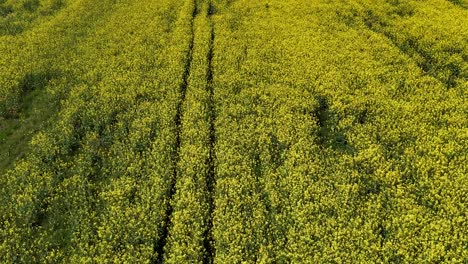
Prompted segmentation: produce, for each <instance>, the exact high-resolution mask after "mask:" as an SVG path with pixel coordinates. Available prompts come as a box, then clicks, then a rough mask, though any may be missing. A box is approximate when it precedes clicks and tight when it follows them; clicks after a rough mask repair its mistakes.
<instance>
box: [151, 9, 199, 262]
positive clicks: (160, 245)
mask: <svg viewBox="0 0 468 264" xmlns="http://www.w3.org/2000/svg"><path fill="white" fill-rule="evenodd" d="M190 1H194V6H193V9H192V14H191V16H190V40H189V46H188V49H187V54H186V60H185V70H184V73H183V75H182V83H181V85H180V87H179V91H180V93H181V96H180V100H179V102H178V103H177V113H176V116H175V125H176V131H175V137H176V139H175V146H174V154H173V155H174V159H173V164H172V166H173V170H174V171H173V177H172V179H171V183H170V188H169V194H168V205H167V209H166V218H165V219H164V221H163V222H164V223H163V227H162V231H161V236H160V237H159V239H158V240H157V241H156V243H155V244H154V248H153V251H154V252H155V253H156V255H157V256H156V258H155V259H154V261H153V263H158V264H159V263H163V262H164V255H165V254H164V253H165V252H164V248H165V246H166V243H167V237H168V234H169V230H170V223H171V216H172V212H173V208H172V206H171V201H172V200H173V199H174V194H175V191H176V190H175V183H176V179H177V176H178V173H177V164H178V163H179V160H180V153H179V152H180V145H181V144H180V141H181V140H180V138H181V134H182V131H181V127H182V122H181V119H182V108H183V105H184V101H185V95H186V91H187V86H188V78H189V76H190V68H191V65H192V58H193V46H194V40H195V28H194V19H195V16H196V15H197V5H196V3H197V2H196V1H195V0H190Z"/></svg>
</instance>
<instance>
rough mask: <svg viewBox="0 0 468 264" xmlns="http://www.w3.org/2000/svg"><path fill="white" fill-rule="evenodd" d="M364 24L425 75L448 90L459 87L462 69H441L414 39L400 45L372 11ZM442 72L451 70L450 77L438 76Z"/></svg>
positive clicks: (452, 66) (451, 65)
mask: <svg viewBox="0 0 468 264" xmlns="http://www.w3.org/2000/svg"><path fill="white" fill-rule="evenodd" d="M363 22H364V25H365V26H366V28H367V29H369V30H370V31H372V32H374V33H376V34H378V35H381V36H383V37H385V38H386V39H388V40H389V41H390V43H391V44H392V45H393V46H395V47H397V48H398V49H399V50H400V52H401V53H402V54H405V55H406V56H408V57H409V58H411V60H412V61H414V62H415V63H416V65H417V66H418V67H419V68H420V69H421V70H422V71H423V73H424V74H425V75H428V76H431V77H433V78H435V79H437V80H438V81H439V82H440V83H442V84H443V85H444V86H445V87H447V88H454V87H456V86H457V80H458V79H459V78H461V77H462V76H460V69H459V68H458V67H457V65H454V64H449V65H448V66H446V67H443V68H441V67H440V66H438V65H437V63H436V62H435V59H434V58H433V57H432V56H431V55H430V54H428V53H427V52H426V51H424V50H423V49H421V48H420V47H419V45H418V43H417V40H416V39H414V38H408V39H407V40H405V41H404V42H403V43H399V42H398V40H397V38H396V37H395V36H393V35H392V34H390V33H388V32H386V31H385V27H386V25H385V23H384V22H383V21H382V20H381V19H380V18H379V17H378V16H377V15H375V14H373V12H372V11H370V10H368V11H367V12H366V14H365V16H364V17H363ZM415 57H416V58H417V57H420V58H422V61H417V60H416V59H415ZM441 70H449V71H450V76H449V77H448V78H447V79H444V78H441V77H440V76H438V75H437V74H438V73H439V72H440V71H441Z"/></svg>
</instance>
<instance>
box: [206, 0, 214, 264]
mask: <svg viewBox="0 0 468 264" xmlns="http://www.w3.org/2000/svg"><path fill="white" fill-rule="evenodd" d="M214 12H215V9H214V6H213V3H212V1H211V0H210V1H209V5H208V14H207V16H208V23H209V25H210V40H209V43H208V45H209V49H208V54H207V56H208V58H207V61H208V65H207V89H208V92H209V100H208V104H209V105H208V112H209V122H210V145H209V148H210V151H209V159H208V175H207V176H208V177H207V179H206V184H207V189H208V195H209V197H208V205H209V211H208V213H209V219H208V226H207V228H206V233H205V235H204V247H205V251H206V252H207V254H206V257H205V260H204V263H213V258H214V256H215V248H214V247H213V242H214V239H213V231H212V230H213V211H214V197H213V196H214V192H213V190H214V186H215V162H216V153H215V143H216V133H215V132H216V130H215V121H216V111H215V104H214V87H213V65H212V62H213V56H214V39H215V32H214V22H213V19H212V15H213V14H214Z"/></svg>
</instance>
